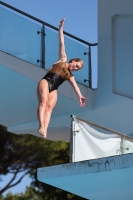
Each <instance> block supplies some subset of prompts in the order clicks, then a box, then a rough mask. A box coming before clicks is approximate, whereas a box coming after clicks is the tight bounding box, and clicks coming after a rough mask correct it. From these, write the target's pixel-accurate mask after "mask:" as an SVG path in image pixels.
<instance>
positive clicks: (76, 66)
mask: <svg viewBox="0 0 133 200" xmlns="http://www.w3.org/2000/svg"><path fill="white" fill-rule="evenodd" d="M68 68H69V70H70V71H78V70H80V69H82V65H81V63H80V62H77V61H75V60H73V61H72V62H71V63H69V64H68Z"/></svg>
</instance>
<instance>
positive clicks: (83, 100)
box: [79, 96, 89, 108]
mask: <svg viewBox="0 0 133 200" xmlns="http://www.w3.org/2000/svg"><path fill="white" fill-rule="evenodd" d="M88 99H89V98H86V97H83V96H81V97H80V98H79V103H80V106H81V107H82V108H84V107H85V101H86V100H88Z"/></svg>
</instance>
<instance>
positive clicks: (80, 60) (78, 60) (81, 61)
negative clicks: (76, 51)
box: [69, 58, 84, 67]
mask: <svg viewBox="0 0 133 200" xmlns="http://www.w3.org/2000/svg"><path fill="white" fill-rule="evenodd" d="M73 60H75V61H76V62H80V63H81V65H82V67H83V66H84V62H83V60H82V59H80V58H72V59H71V60H69V63H71V62H72V61H73Z"/></svg>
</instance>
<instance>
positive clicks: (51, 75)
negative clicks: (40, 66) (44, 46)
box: [42, 62, 73, 92]
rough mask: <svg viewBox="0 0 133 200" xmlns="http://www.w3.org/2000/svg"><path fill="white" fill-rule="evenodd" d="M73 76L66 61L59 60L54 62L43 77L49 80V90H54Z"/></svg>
mask: <svg viewBox="0 0 133 200" xmlns="http://www.w3.org/2000/svg"><path fill="white" fill-rule="evenodd" d="M72 76H73V75H72V73H71V72H70V71H69V70H68V69H67V67H66V62H59V63H56V64H54V65H53V66H52V68H51V69H50V70H49V71H48V73H47V74H46V75H45V76H44V77H43V78H42V79H45V80H47V82H48V86H49V92H52V91H53V90H57V89H58V87H59V86H60V85H61V84H62V83H63V82H64V81H65V80H68V79H69V78H70V77H72Z"/></svg>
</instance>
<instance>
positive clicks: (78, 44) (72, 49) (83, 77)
mask: <svg viewBox="0 0 133 200" xmlns="http://www.w3.org/2000/svg"><path fill="white" fill-rule="evenodd" d="M0 5H1V6H0V29H1V31H0V40H1V42H0V51H3V52H6V53H8V54H10V55H12V56H15V57H17V58H19V59H22V60H25V61H26V62H30V63H32V64H34V65H36V66H38V67H42V68H44V69H47V70H48V69H49V68H50V67H51V65H52V64H53V63H54V62H56V60H57V59H58V28H56V27H54V26H52V25H50V24H48V23H46V22H44V21H42V20H40V19H37V18H35V17H34V16H31V15H29V14H27V13H25V12H23V11H21V10H19V9H16V8H14V7H12V6H10V5H8V4H6V3H4V2H2V1H0ZM64 35H65V47H66V53H67V57H68V61H69V59H71V58H75V57H79V58H81V59H83V61H84V68H83V69H82V70H81V71H79V72H76V73H75V74H74V76H75V79H76V81H77V82H79V83H81V84H83V85H86V86H89V87H90V88H92V69H91V68H92V66H91V47H92V46H97V43H94V44H91V43H88V42H86V41H84V40H82V39H80V38H78V37H75V36H73V35H71V34H69V33H67V32H65V31H64Z"/></svg>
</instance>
